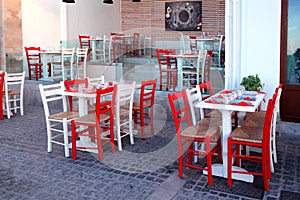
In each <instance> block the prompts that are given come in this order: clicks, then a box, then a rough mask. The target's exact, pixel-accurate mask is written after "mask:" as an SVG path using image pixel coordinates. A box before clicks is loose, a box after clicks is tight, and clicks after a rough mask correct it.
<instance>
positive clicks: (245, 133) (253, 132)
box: [227, 94, 277, 191]
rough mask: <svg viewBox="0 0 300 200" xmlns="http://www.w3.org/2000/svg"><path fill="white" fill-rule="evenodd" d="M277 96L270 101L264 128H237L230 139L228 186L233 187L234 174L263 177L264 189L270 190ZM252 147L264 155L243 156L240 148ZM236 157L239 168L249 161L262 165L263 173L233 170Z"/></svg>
mask: <svg viewBox="0 0 300 200" xmlns="http://www.w3.org/2000/svg"><path fill="white" fill-rule="evenodd" d="M276 96H277V94H275V95H274V96H273V99H270V100H269V101H268V107H267V111H266V117H265V120H264V127H263V128H257V129H255V128H246V127H239V128H236V129H235V130H234V131H233V132H232V133H231V134H230V135H229V137H228V176H227V177H228V178H227V184H228V186H232V174H234V173H239V174H253V175H257V176H262V177H263V180H264V189H265V190H266V191H268V190H269V182H268V181H269V178H271V177H272V175H271V169H270V135H271V124H272V116H273V111H274V106H275V100H274V99H276ZM241 145H245V146H251V147H256V148H261V150H262V153H261V154H260V155H257V154H255V155H242V154H241V153H240V146H241ZM233 157H235V159H236V164H237V166H240V160H241V159H244V160H248V161H251V162H259V163H261V165H262V167H261V169H262V170H261V171H240V170H233V169H232V159H233Z"/></svg>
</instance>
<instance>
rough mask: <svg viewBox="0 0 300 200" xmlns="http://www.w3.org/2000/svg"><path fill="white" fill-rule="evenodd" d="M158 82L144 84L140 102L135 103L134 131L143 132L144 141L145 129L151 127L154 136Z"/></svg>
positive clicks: (150, 81)
mask: <svg viewBox="0 0 300 200" xmlns="http://www.w3.org/2000/svg"><path fill="white" fill-rule="evenodd" d="M156 82H157V80H156V79H155V80H149V81H143V82H142V88H141V94H140V100H139V102H133V120H134V129H139V130H141V134H142V139H143V140H145V139H146V135H145V128H147V127H148V126H150V128H151V134H152V135H154V124H153V106H154V97H155V90H156Z"/></svg>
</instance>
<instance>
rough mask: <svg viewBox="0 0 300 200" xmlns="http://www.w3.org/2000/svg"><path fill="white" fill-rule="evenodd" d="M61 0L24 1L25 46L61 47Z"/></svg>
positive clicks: (23, 27) (23, 29) (23, 26)
mask: <svg viewBox="0 0 300 200" xmlns="http://www.w3.org/2000/svg"><path fill="white" fill-rule="evenodd" d="M60 3H61V0H51V1H49V0H22V8H21V9H22V31H23V46H41V47H49V46H56V47H58V46H59V42H60Z"/></svg>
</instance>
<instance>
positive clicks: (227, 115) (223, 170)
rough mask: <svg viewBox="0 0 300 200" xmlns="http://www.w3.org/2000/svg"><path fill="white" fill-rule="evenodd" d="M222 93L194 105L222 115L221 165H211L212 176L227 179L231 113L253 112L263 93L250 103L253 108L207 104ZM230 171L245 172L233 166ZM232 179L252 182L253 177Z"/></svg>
mask: <svg viewBox="0 0 300 200" xmlns="http://www.w3.org/2000/svg"><path fill="white" fill-rule="evenodd" d="M222 92H223V93H224V91H221V92H219V93H217V94H215V95H213V96H211V97H210V98H208V99H207V100H205V101H201V102H199V103H198V104H196V105H195V107H197V108H209V109H217V110H220V111H221V113H222V136H221V137H222V138H221V144H222V157H223V164H213V167H212V171H213V175H215V176H220V177H224V178H227V166H228V163H227V156H228V151H227V150H228V149H227V139H228V136H229V134H230V133H231V113H232V112H233V111H242V112H255V111H256V109H257V108H258V106H259V105H260V104H261V102H262V101H263V99H264V97H265V95H266V94H265V93H257V95H256V96H255V97H256V100H255V101H251V102H252V105H253V106H239V105H229V104H228V105H227V104H224V103H220V104H215V103H209V102H207V101H210V100H212V99H213V98H215V97H217V96H219V95H221V94H222ZM232 170H240V171H245V169H243V168H241V167H237V166H233V167H232ZM232 178H233V179H237V180H242V181H246V182H251V183H252V182H253V175H251V174H233V176H232Z"/></svg>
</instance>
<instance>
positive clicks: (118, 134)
mask: <svg viewBox="0 0 300 200" xmlns="http://www.w3.org/2000/svg"><path fill="white" fill-rule="evenodd" d="M117 123H118V125H117V127H118V128H117V142H118V150H119V151H122V150H123V149H122V141H121V130H120V121H119V122H117Z"/></svg>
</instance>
